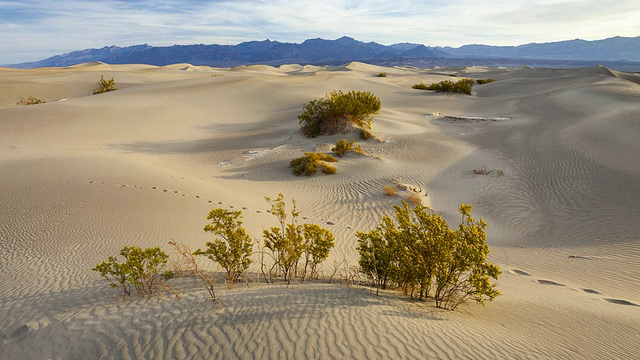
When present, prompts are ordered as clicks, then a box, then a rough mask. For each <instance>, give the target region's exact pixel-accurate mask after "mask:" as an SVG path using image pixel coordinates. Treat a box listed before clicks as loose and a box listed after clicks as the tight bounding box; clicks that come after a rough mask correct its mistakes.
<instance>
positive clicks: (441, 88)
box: [411, 78, 473, 95]
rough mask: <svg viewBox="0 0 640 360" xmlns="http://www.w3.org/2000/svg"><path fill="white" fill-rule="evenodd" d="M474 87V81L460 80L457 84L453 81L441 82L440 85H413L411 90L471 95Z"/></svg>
mask: <svg viewBox="0 0 640 360" xmlns="http://www.w3.org/2000/svg"><path fill="white" fill-rule="evenodd" d="M472 87H473V79H468V78H465V79H460V80H458V81H457V82H455V83H454V82H453V81H451V80H444V81H440V82H439V83H433V84H429V85H427V84H425V83H419V84H415V85H413V86H412V87H411V88H413V89H418V90H432V91H435V92H449V93H461V94H467V95H471V89H472Z"/></svg>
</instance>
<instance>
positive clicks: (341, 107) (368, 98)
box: [298, 90, 381, 138]
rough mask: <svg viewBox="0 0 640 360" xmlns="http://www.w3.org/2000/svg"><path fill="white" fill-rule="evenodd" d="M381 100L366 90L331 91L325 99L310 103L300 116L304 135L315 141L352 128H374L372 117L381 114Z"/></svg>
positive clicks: (304, 107) (305, 106)
mask: <svg viewBox="0 0 640 360" xmlns="http://www.w3.org/2000/svg"><path fill="white" fill-rule="evenodd" d="M380 107H381V102H380V99H379V98H378V97H377V96H375V95H373V94H372V93H370V92H368V91H366V92H362V91H349V92H348V93H343V92H342V91H341V90H338V91H332V92H331V93H329V94H327V95H326V96H325V97H324V98H323V99H316V100H311V101H309V102H308V103H307V104H305V105H304V106H303V109H304V112H303V113H302V114H300V115H298V119H300V125H301V126H302V133H303V134H304V135H305V136H306V137H310V138H314V137H317V136H320V135H323V134H328V135H333V134H335V133H337V132H347V131H348V129H349V127H350V126H355V127H358V128H366V129H370V128H371V121H372V120H373V117H372V116H373V115H375V114H377V113H378V112H379V111H380Z"/></svg>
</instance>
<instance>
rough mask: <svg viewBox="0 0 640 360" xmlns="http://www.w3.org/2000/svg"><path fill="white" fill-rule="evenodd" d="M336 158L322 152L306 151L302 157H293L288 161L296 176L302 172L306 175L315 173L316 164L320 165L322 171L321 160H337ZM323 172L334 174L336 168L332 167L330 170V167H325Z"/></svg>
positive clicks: (323, 165)
mask: <svg viewBox="0 0 640 360" xmlns="http://www.w3.org/2000/svg"><path fill="white" fill-rule="evenodd" d="M337 161H338V159H336V158H335V157H333V156H331V155H327V154H324V153H312V152H306V153H304V156H303V157H300V158H297V159H293V160H291V162H290V163H289V165H291V168H292V170H293V173H294V174H296V176H299V175H302V174H303V173H304V174H305V175H307V176H311V175H313V174H315V173H316V170H317V169H318V165H322V169H323V172H324V171H325V165H326V164H323V163H322V162H337ZM326 171H329V172H325V174H335V173H336V170H335V168H333V172H330V171H331V170H330V169H327V170H326Z"/></svg>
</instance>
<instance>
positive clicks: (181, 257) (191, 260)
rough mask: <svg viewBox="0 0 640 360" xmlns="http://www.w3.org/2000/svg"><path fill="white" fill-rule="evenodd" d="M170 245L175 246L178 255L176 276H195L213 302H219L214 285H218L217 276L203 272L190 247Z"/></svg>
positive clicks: (170, 242)
mask: <svg viewBox="0 0 640 360" xmlns="http://www.w3.org/2000/svg"><path fill="white" fill-rule="evenodd" d="M169 245H171V246H173V247H174V249H175V250H176V252H177V253H178V260H177V262H174V263H173V265H174V273H175V274H176V276H179V275H178V274H185V273H186V274H187V275H193V276H195V277H196V279H197V280H198V283H200V285H201V286H202V287H204V288H205V289H207V292H208V293H209V296H210V297H211V300H217V299H218V297H217V296H216V291H215V289H214V285H215V283H216V274H215V273H210V272H207V271H205V270H203V269H202V268H201V267H200V266H198V261H197V260H196V257H195V255H194V254H193V252H192V251H191V249H189V246H187V245H184V244H178V243H177V242H175V241H169Z"/></svg>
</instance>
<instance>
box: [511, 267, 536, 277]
mask: <svg viewBox="0 0 640 360" xmlns="http://www.w3.org/2000/svg"><path fill="white" fill-rule="evenodd" d="M511 271H513V272H514V273H515V274H516V275H522V276H531V275H529V273H528V272H526V271H523V270H519V269H513V270H511Z"/></svg>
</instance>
